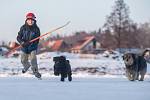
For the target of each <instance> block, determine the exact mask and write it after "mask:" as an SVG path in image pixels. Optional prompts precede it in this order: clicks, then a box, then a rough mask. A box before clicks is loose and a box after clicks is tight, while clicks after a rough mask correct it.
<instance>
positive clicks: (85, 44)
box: [71, 36, 101, 53]
mask: <svg viewBox="0 0 150 100" xmlns="http://www.w3.org/2000/svg"><path fill="white" fill-rule="evenodd" d="M100 47H101V44H100V43H99V42H98V41H97V40H96V38H95V36H86V37H84V38H83V39H81V40H79V41H77V42H76V43H75V44H74V46H73V47H72V48H71V52H72V53H93V52H94V51H95V50H97V49H100Z"/></svg>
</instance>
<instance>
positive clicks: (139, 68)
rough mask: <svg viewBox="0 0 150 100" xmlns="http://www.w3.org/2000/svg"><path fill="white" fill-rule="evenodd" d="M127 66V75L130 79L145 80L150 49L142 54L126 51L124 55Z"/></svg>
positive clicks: (149, 60) (149, 59)
mask: <svg viewBox="0 0 150 100" xmlns="http://www.w3.org/2000/svg"><path fill="white" fill-rule="evenodd" d="M123 60H124V63H125V66H126V76H127V77H128V79H129V80H130V81H135V80H139V81H143V80H144V76H145V74H146V71H147V63H146V62H150V50H144V52H143V53H142V54H141V55H140V54H135V53H126V54H124V55H123Z"/></svg>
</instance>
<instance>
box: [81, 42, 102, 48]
mask: <svg viewBox="0 0 150 100" xmlns="http://www.w3.org/2000/svg"><path fill="white" fill-rule="evenodd" d="M100 47H101V45H100V43H99V42H96V48H93V42H90V43H89V44H88V45H86V46H85V47H84V48H83V49H84V50H95V49H99V48H100Z"/></svg>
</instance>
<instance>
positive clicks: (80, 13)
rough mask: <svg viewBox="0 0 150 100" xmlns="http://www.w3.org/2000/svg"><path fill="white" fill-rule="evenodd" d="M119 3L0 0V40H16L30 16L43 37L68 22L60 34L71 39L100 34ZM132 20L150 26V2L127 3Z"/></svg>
mask: <svg viewBox="0 0 150 100" xmlns="http://www.w3.org/2000/svg"><path fill="white" fill-rule="evenodd" d="M115 1H116V0H105V1H104V0H44V1H43V0H11V1H10V0H1V3H0V12H1V16H0V27H1V28H0V34H1V36H0V40H15V39H16V36H17V32H18V31H19V28H20V27H21V26H22V25H23V24H24V21H25V15H26V13H27V12H33V13H35V15H36V16H37V24H38V26H39V27H40V29H41V33H45V32H47V31H49V30H51V29H53V28H55V27H57V26H60V25H62V24H64V23H66V22H67V21H71V24H70V25H69V26H68V27H66V28H64V29H62V30H60V31H58V33H61V34H63V35H68V34H71V33H73V32H76V31H82V30H85V31H87V32H88V31H93V30H98V29H99V28H100V27H102V26H103V24H104V22H105V21H106V16H107V15H109V14H110V12H111V11H112V7H113V5H114V2H115ZM124 1H125V3H126V4H127V5H128V6H129V7H130V17H131V19H133V21H135V22H137V23H144V22H150V13H148V11H149V9H150V6H149V4H150V0H124Z"/></svg>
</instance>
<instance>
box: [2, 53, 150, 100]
mask: <svg viewBox="0 0 150 100" xmlns="http://www.w3.org/2000/svg"><path fill="white" fill-rule="evenodd" d="M59 55H64V56H66V57H67V59H69V60H70V64H71V66H72V70H73V81H72V82H68V81H67V80H66V81H65V82H60V81H59V80H60V77H56V76H54V75H53V65H54V62H53V57H55V56H59ZM38 65H39V69H40V70H39V71H40V73H42V77H43V79H42V80H38V79H36V78H35V77H34V76H33V75H32V71H31V70H29V71H28V72H27V73H26V74H22V73H21V69H22V65H21V63H20V57H19V58H13V57H10V58H4V57H0V100H51V99H52V100H150V95H149V93H150V75H149V74H150V65H149V64H148V72H147V75H146V79H145V81H143V82H139V81H135V82H131V81H128V80H127V78H126V77H125V75H124V73H125V71H124V63H123V61H122V58H121V55H117V54H115V55H108V54H101V55H79V54H69V53H59V54H58V53H44V54H41V55H38Z"/></svg>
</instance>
